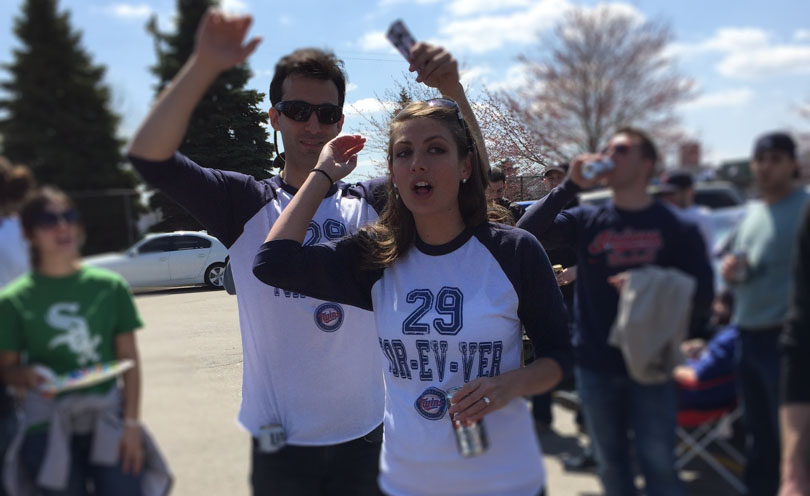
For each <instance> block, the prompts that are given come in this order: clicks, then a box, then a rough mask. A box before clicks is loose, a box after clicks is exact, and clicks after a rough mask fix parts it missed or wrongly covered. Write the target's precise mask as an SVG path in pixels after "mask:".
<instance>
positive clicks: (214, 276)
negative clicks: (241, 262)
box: [205, 262, 225, 289]
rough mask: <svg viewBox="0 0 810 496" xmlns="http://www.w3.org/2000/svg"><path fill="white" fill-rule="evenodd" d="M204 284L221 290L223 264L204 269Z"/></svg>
mask: <svg viewBox="0 0 810 496" xmlns="http://www.w3.org/2000/svg"><path fill="white" fill-rule="evenodd" d="M205 284H206V285H207V286H210V287H212V288H220V289H221V288H223V287H224V285H225V264H224V263H220V262H217V263H214V264H211V265H210V266H209V267H208V268H207V269H205Z"/></svg>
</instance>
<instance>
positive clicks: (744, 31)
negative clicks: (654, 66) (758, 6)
mask: <svg viewBox="0 0 810 496" xmlns="http://www.w3.org/2000/svg"><path fill="white" fill-rule="evenodd" d="M805 34H806V35H807V36H808V38H809V39H810V30H798V31H797V32H796V33H795V34H794V39H796V40H799V39H800V38H801V36H804V35H805ZM669 54H670V55H681V56H687V57H694V56H696V55H700V54H720V55H721V57H722V58H721V59H720V61H719V62H718V63H717V64H716V65H715V69H716V70H717V72H719V73H720V74H722V75H723V76H726V77H729V78H737V79H751V78H755V77H762V76H773V75H781V74H790V73H806V72H810V45H808V44H801V43H794V44H776V43H774V42H773V41H772V40H771V35H770V34H769V33H768V32H766V31H764V30H762V29H760V28H755V27H741V28H728V27H727V28H720V29H718V30H717V31H716V32H715V34H714V35H713V36H712V37H711V38H708V39H706V40H704V41H701V42H698V43H679V44H675V45H673V46H672V47H670V50H669Z"/></svg>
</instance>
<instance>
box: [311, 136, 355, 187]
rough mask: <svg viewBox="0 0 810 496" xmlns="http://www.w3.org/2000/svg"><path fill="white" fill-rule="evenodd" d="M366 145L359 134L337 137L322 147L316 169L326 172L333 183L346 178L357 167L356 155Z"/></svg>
mask: <svg viewBox="0 0 810 496" xmlns="http://www.w3.org/2000/svg"><path fill="white" fill-rule="evenodd" d="M365 144H366V139H365V138H364V137H362V136H360V135H359V134H347V135H345V136H338V137H337V138H334V139H333V140H332V141H330V142H328V143H327V144H326V145H324V147H323V150H321V155H320V156H319V157H318V164H317V165H316V166H315V168H316V169H321V170H322V171H324V172H326V173H327V174H328V175H329V177H330V178H332V180H333V181H339V180H341V179H343V178H344V177H346V176H348V175H349V174H350V173H351V172H352V171H353V170H354V169H355V167H357V154H358V153H359V152H360V150H362V149H363V147H364V146H365Z"/></svg>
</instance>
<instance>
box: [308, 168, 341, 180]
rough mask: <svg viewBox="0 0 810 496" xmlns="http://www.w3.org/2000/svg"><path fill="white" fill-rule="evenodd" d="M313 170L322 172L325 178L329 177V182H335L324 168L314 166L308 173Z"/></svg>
mask: <svg viewBox="0 0 810 496" xmlns="http://www.w3.org/2000/svg"><path fill="white" fill-rule="evenodd" d="M313 172H320V173H321V174H323V175H324V176H326V179H329V184H335V181H333V180H332V176H330V175H329V173H328V172H326V171H325V170H323V169H318V168H317V167H316V168H314V169H312V170H311V171H309V173H310V174H312V173H313Z"/></svg>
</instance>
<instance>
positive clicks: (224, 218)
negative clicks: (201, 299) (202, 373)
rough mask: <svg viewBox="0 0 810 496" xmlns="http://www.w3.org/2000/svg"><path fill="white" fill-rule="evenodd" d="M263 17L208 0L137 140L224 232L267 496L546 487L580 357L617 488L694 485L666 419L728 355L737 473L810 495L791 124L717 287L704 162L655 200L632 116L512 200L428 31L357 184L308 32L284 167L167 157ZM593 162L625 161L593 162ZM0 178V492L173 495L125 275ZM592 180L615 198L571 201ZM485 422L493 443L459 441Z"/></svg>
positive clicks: (22, 179) (757, 484)
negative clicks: (98, 372) (740, 416)
mask: <svg viewBox="0 0 810 496" xmlns="http://www.w3.org/2000/svg"><path fill="white" fill-rule="evenodd" d="M250 21H251V19H250V17H249V16H227V15H224V14H222V13H220V12H218V11H215V10H210V11H208V12H207V13H206V14H205V15H204V17H203V19H202V21H201V24H200V27H199V30H198V35H197V38H196V46H195V49H194V51H193V53H192V55H191V57H190V58H189V60H188V61H187V62H186V63H185V65H184V66H183V67H182V68H181V70H180V71H179V72H178V74H177V76H176V77H175V78H174V80H173V81H172V82H171V84H169V85H168V86H167V87H166V88H165V90H164V91H163V92H162V93H161V95H160V96H159V97H158V99H157V101H156V103H155V105H154V106H153V108H152V109H151V110H150V112H149V114H148V115H147V117H146V119H145V120H144V122H143V123H142V125H141V126H140V128H139V129H138V130H137V132H136V133H135V135H134V137H133V139H132V141H131V142H130V144H129V148H128V157H129V159H130V161H131V163H132V165H133V166H134V168H135V169H136V170H137V171H138V172H139V173H140V175H141V177H142V178H143V179H144V180H145V181H146V182H147V183H148V184H149V185H150V186H152V187H155V188H157V189H160V190H161V191H163V192H164V193H166V194H167V195H168V196H170V197H171V198H173V199H174V200H175V201H177V202H178V203H179V204H181V205H182V206H183V207H184V208H186V209H187V210H188V211H189V212H190V213H191V214H192V215H193V216H194V217H195V218H196V219H197V220H198V221H199V222H200V223H201V224H202V225H203V226H204V227H205V228H206V229H207V230H208V232H209V233H211V234H213V235H214V236H216V237H217V238H218V239H220V240H221V241H222V242H223V244H225V246H226V247H228V250H229V256H230V266H231V271H232V275H233V281H234V285H235V286H236V287H238V313H239V325H240V330H241V336H242V348H243V380H242V404H241V407H240V411H239V422H240V424H241V425H242V426H243V427H244V428H245V429H246V430H247V431H248V432H249V433H250V435H251V438H252V441H251V457H250V465H251V470H250V482H251V486H252V491H253V494H256V495H265V494H280V495H319V494H353V495H364V494H368V495H371V494H375V495H376V494H379V493H380V492H383V493H385V494H391V495H420V494H443V495H444V494H447V495H450V494H458V495H472V494H482V495H484V494H487V495H488V494H498V495H537V494H544V493H545V492H546V491H548V492H550V493H557V492H559V491H558V490H557V489H555V488H554V487H549V484H548V479H547V477H546V474H545V471H544V468H543V460H542V458H543V455H542V449H541V446H540V444H539V442H538V438H537V436H535V435H534V433H535V420H537V421H539V424H541V425H545V426H546V427H548V426H550V425H551V424H552V417H551V408H550V405H551V400H550V398H551V396H550V393H551V391H552V390H554V389H555V388H556V387H558V386H559V385H560V383H561V382H564V381H565V380H566V378H570V377H573V378H574V379H575V381H574V382H575V386H574V387H575V388H576V390H577V392H578V395H579V398H580V405H581V414H582V416H581V423H582V424H583V429H585V430H586V431H587V433H588V436H589V438H590V440H591V445H592V450H593V452H594V454H595V458H596V462H597V466H598V474H599V478H600V481H601V483H602V486H603V488H604V492H605V494H607V495H609V496H612V495H620V496H625V495H632V494H638V491H639V490H638V488H637V487H636V484H635V475H636V474H635V467H636V465H637V466H638V467H639V468H640V471H641V475H642V476H643V479H644V486H645V490H646V493H647V494H650V495H656V496H657V495H682V494H684V485H683V483H682V481H681V480H680V478H679V474H678V470H677V468H676V461H675V445H676V435H675V430H676V415H677V412H678V408H679V402H680V403H681V404H683V403H684V402H687V401H690V400H689V398H688V397H687V396H688V395H685V394H684V393H683V391H680V392H679V389H678V384H679V383H695V382H699V381H701V380H708V379H712V378H714V377H717V376H718V375H719V374H727V373H735V371H736V375H737V379H738V383H739V384H740V385H741V387H740V393H741V394H740V396H741V398H742V402H743V405H744V409H745V415H744V418H745V428H746V432H747V434H748V437H749V439H750V442H749V443H748V446H747V450H746V457H747V463H746V473H745V482H746V486H747V487H748V490H749V493H750V494H754V495H760V494H761V495H775V494H777V492H778V491H779V490H780V489H779V485H780V480H781V484H782V488H781V494H782V495H783V496H790V495H798V494H808V493H810V474H809V473H808V466H810V456H808V455H807V452H808V450H810V447H808V444H810V443H808V439H807V437H808V435H810V391H808V389H810V388H808V387H807V383H806V380H802V379H803V378H806V377H807V373H808V366H809V365H808V360H807V358H808V356H810V355H809V354H808V347H810V317H808V309H810V263H808V261H810V208H808V204H810V194H808V193H807V191H806V190H804V189H802V188H799V187H797V186H796V181H795V179H796V176H797V174H798V166H797V162H796V150H795V144H794V143H793V141H792V140H791V139H790V137H789V136H788V135H786V134H783V133H769V134H766V135H764V136H762V137H761V138H759V139H758V140H757V141H756V143H755V146H754V153H753V157H752V166H751V167H752V171H753V173H754V177H755V179H756V182H757V186H758V187H759V190H760V191H761V194H762V201H761V202H759V203H756V204H754V205H752V206H751V207H750V208H749V209H748V211H747V213H746V215H745V218H744V219H743V220H742V222H741V224H740V225H739V226H738V227H737V228H736V230H735V232H734V234H733V236H732V237H731V240H730V241H729V243H728V247H727V253H726V254H725V255H724V256H725V258H724V259H723V261H722V267H721V272H722V276H723V278H724V279H725V281H726V283H727V285H728V288H729V290H728V291H725V292H722V293H720V294H719V296H718V297H717V298H715V288H714V282H713V281H714V274H713V269H712V266H711V258H712V257H714V256H715V253H714V252H713V251H712V245H713V242H714V241H713V238H712V235H711V231H710V230H708V229H707V228H706V223H705V222H704V220H705V219H704V217H702V215H703V214H702V213H701V212H700V211H699V209H696V208H695V207H694V206H693V195H694V192H693V189H692V188H693V181H692V179H691V177H689V176H688V175H685V174H673V173H670V174H668V175H667V176H665V177H663V178H662V180H661V183H662V185H664V186H665V187H664V188H662V189H661V191H660V198H657V197H655V196H653V195H651V194H650V192H649V190H648V184H649V183H650V180H651V179H653V178H654V176H655V174H656V171H657V166H658V163H659V162H660V157H659V155H658V151H657V148H656V146H655V144H654V143H653V141H652V139H651V138H650V137H649V136H648V134H647V133H646V132H645V131H644V130H641V129H637V128H633V127H626V128H621V129H618V130H617V131H616V132H615V133H614V134H613V136H612V137H611V138H610V140H609V142H608V143H607V146H606V147H605V149H604V151H603V152H602V153H601V154H585V155H580V156H577V157H574V158H573V159H572V160H571V161H570V163H564V164H554V165H550V166H548V167H546V169H545V171H544V179H543V182H544V184H545V186H546V188H547V189H548V190H549V193H548V195H547V196H545V197H544V198H543V199H541V200H539V201H537V202H536V203H535V204H534V205H532V206H531V207H529V208H528V209H523V208H522V207H520V206H517V205H515V204H512V203H511V202H509V201H508V200H505V199H504V193H503V191H504V182H505V180H506V178H505V177H504V174H503V170H501V169H500V168H499V167H497V166H494V167H490V163H489V157H488V155H487V151H486V148H485V146H484V139H483V137H482V136H481V132H480V129H479V126H478V123H477V121H476V118H475V116H474V114H473V111H472V108H471V106H470V103H469V102H468V100H467V97H466V95H465V93H464V88H463V85H462V84H461V81H460V75H459V71H458V64H457V62H456V60H455V59H454V57H453V56H452V55H451V54H450V53H449V52H448V51H447V50H445V49H444V48H442V47H440V46H436V45H433V44H429V43H417V44H415V45H414V46H413V47H412V48H411V50H410V56H409V58H408V63H409V64H410V65H409V70H411V71H413V72H416V73H417V81H418V82H420V83H422V84H425V85H426V86H428V87H430V88H435V89H436V90H437V91H438V92H439V93H440V94H441V98H436V99H432V100H427V101H424V102H412V103H410V104H409V105H407V106H406V107H404V108H403V109H402V110H401V111H400V112H399V113H398V114H397V115H396V116H395V117H394V118H393V119H392V122H391V124H390V128H389V143H388V150H387V157H386V159H387V164H388V174H387V175H386V176H385V177H382V178H378V179H373V180H370V181H364V182H360V183H356V184H349V183H347V182H344V181H343V179H344V178H345V177H346V176H347V175H348V174H350V173H351V172H352V171H353V170H354V169H355V167H356V165H357V157H358V154H359V153H360V152H361V151H362V150H363V147H364V145H365V139H364V138H363V137H362V136H359V135H340V133H341V130H342V126H343V121H344V116H343V111H342V107H343V105H344V100H345V93H346V74H345V72H344V70H343V67H342V62H341V61H340V60H339V59H337V58H336V57H335V55H334V54H332V53H331V52H328V51H325V50H320V49H312V48H307V49H300V50H296V51H294V52H293V53H291V54H289V55H286V56H284V57H282V58H281V60H279V62H278V63H277V65H276V67H275V73H274V76H273V79H272V82H271V84H270V94H269V96H270V103H271V108H270V110H269V117H270V124H271V126H272V128H273V131H274V133H278V134H280V135H281V142H282V143H283V148H284V151H283V153H280V154H279V155H278V157H277V159H276V162H275V163H276V164H277V165H278V166H279V167H280V173H279V174H278V175H276V176H274V177H272V178H271V179H268V180H262V181H259V180H256V179H255V178H253V177H251V176H247V175H244V174H240V173H236V172H229V171H222V170H216V169H209V168H206V167H205V166H204V164H197V163H195V162H194V161H193V160H191V159H190V158H188V157H186V156H184V155H183V154H182V153H180V152H179V151H178V149H179V148H180V145H181V143H182V141H183V138H184V136H185V133H186V130H187V126H188V123H189V120H190V119H191V117H192V113H193V112H194V109H195V108H196V106H197V104H198V103H199V101H200V99H201V98H203V95H204V94H205V93H206V91H207V90H208V88H209V86H210V85H211V84H212V83H213V81H214V80H215V79H216V78H217V77H218V76H219V75H220V74H221V73H222V72H223V71H226V70H228V69H230V68H232V67H234V66H236V65H238V64H240V63H242V62H243V61H244V60H245V59H246V58H247V57H248V56H249V55H250V54H251V53H252V52H253V51H254V50H255V48H256V47H257V45H258V44H259V42H260V40H259V39H258V38H254V39H250V40H248V39H247V35H246V33H247V30H248V28H249V26H250ZM605 159H609V160H610V161H611V163H612V167H611V168H608V169H606V170H604V171H602V172H601V173H599V174H597V175H595V176H590V175H588V174H585V173H584V170H585V168H586V167H587V166H588V164H590V163H592V162H595V161H604V160H605ZM0 179H1V180H2V181H0V191H2V194H3V197H2V211H0V214H1V215H2V217H0V222H2V223H0V237H2V239H3V250H0V257H9V258H8V260H9V261H8V262H6V259H5V258H0V260H2V262H3V264H2V266H0V277H2V279H0V285H3V284H7V285H6V286H5V288H4V289H3V290H2V292H0V326H1V328H0V376H1V377H2V380H3V381H4V383H5V384H6V386H8V389H9V391H12V392H13V396H10V397H8V398H6V401H5V402H4V404H3V410H2V413H3V419H4V420H3V431H2V432H0V434H1V435H2V436H0V437H3V438H4V439H5V441H6V442H4V443H3V446H4V448H5V447H7V448H8V452H7V453H6V454H5V456H4V459H5V463H4V470H3V472H4V474H3V479H4V488H5V490H7V491H8V492H9V494H48V495H74V494H75V495H79V494H102V495H103V494H165V493H166V492H168V491H169V488H170V486H171V476H170V474H169V470H168V467H167V465H166V463H165V461H164V460H163V459H162V457H161V455H160V452H159V450H158V449H157V446H156V444H155V442H154V441H153V440H152V439H151V438H150V437H149V436H148V435H147V433H146V431H145V430H144V429H143V428H142V425H141V421H140V415H139V403H140V395H141V391H140V389H141V388H140V372H139V367H138V351H137V345H136V340H135V332H134V331H135V330H136V329H137V328H139V327H141V326H142V322H141V319H140V317H139V315H138V312H137V309H136V307H135V305H134V302H133V299H132V296H131V293H130V291H129V289H128V288H127V286H126V283H125V282H124V281H123V280H122V279H121V278H120V277H119V276H116V275H114V274H112V273H110V272H107V271H104V270H101V269H92V268H88V267H85V266H83V265H81V263H80V250H81V245H82V241H83V238H84V232H83V229H82V227H81V220H80V217H79V214H78V211H77V210H76V208H75V205H73V203H72V202H71V201H70V199H69V198H68V196H67V195H66V194H64V193H63V192H60V191H58V190H55V189H52V188H47V187H46V188H35V187H34V185H33V181H32V179H31V175H30V173H28V172H27V171H26V170H25V169H24V168H21V167H20V166H17V167H14V166H11V165H10V164H7V163H5V162H0ZM597 185H606V186H607V187H608V188H609V190H610V192H611V199H610V201H608V202H607V203H606V204H605V205H602V206H592V205H584V204H583V205H580V204H578V201H577V194H578V193H579V192H582V191H586V190H589V189H591V188H594V187H596V186H597ZM803 211H807V212H808V213H807V214H806V215H805V216H804V220H803V221H801V223H800V221H799V214H800V212H803ZM495 220H497V222H495ZM23 238H25V240H27V243H25V242H23ZM7 240H8V242H7ZM21 253H22V254H25V256H21ZM794 276H795V277H794ZM12 279H13V280H12ZM794 279H795V288H796V289H795V291H793V293H791V292H790V288H791V287H792V281H794ZM732 301H733V305H732ZM713 303H714V304H715V305H718V306H717V308H716V311H715V312H712V305H713ZM732 306H733V310H731V308H732ZM791 308H792V311H791ZM723 312H725V313H723ZM723 315H725V317H723ZM713 316H714V317H713ZM707 329H712V330H713V331H707ZM696 337H700V338H703V339H704V340H707V341H708V343H706V342H705V341H700V342H696V341H693V340H690V338H696ZM525 340H528V341H529V342H530V343H531V350H532V353H531V354H532V359H531V361H530V362H529V363H524V362H526V361H525V360H524V358H525V357H524V352H523V351H524V341H525ZM780 340H781V341H780ZM780 342H781V347H780ZM681 350H684V351H685V352H686V354H687V355H688V356H689V358H690V359H689V360H688V361H687V362H684V361H683V360H681V355H680V353H681ZM734 357H737V358H736V363H735V359H734ZM112 360H119V361H121V360H127V361H128V362H130V363H131V365H132V366H131V368H129V369H128V370H126V371H125V372H123V374H122V375H121V377H120V379H118V380H116V379H109V380H106V381H104V382H100V383H99V384H96V385H94V386H92V387H89V388H83V389H78V390H76V391H72V392H65V393H59V394H58V395H54V394H50V393H45V392H43V391H42V384H43V383H45V382H46V381H47V379H48V378H47V377H46V376H44V375H43V373H42V372H41V370H42V369H41V367H42V366H45V367H48V368H49V369H51V370H52V371H53V372H54V373H56V374H64V373H69V372H70V371H72V370H76V369H77V368H81V367H87V366H93V365H98V364H103V363H107V362H110V361H112ZM732 389H733V388H732ZM450 391H453V394H452V395H451V394H448V393H449V392H450ZM26 392H27V394H25V393H26ZM717 394H721V393H720V392H718V393H717ZM722 394H736V393H735V391H734V390H732V391H731V393H729V391H728V388H726V390H724V392H723V393H722ZM528 399H532V400H533V401H532V403H531V404H532V405H533V407H532V406H530V403H529V401H527V400H528ZM780 405H781V411H780ZM780 425H781V436H782V438H781V443H780ZM484 431H485V432H484ZM465 436H467V437H465ZM469 436H478V437H477V441H476V442H478V443H479V444H480V446H479V448H480V449H479V450H478V451H475V452H474V453H473V454H475V455H477V456H465V455H469V454H470V453H471V452H470V451H469V450H465V449H464V446H462V445H464V443H466V442H468V441H469V440H470V439H472V438H471V437H469ZM467 448H469V446H467ZM632 454H635V462H634V458H633V457H632V456H631V455H632ZM780 460H781V463H780ZM426 478H427V479H428V480H426Z"/></svg>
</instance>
